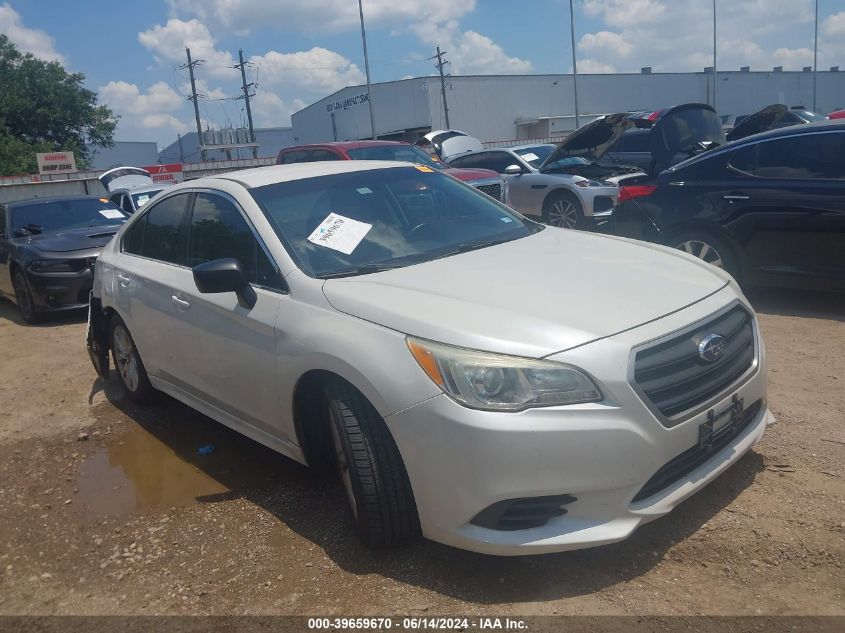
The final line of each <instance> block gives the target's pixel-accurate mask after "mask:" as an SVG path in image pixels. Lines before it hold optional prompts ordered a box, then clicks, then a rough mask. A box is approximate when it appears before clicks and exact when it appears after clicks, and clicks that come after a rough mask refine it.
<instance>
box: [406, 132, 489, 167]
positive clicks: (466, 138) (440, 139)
mask: <svg viewBox="0 0 845 633" xmlns="http://www.w3.org/2000/svg"><path fill="white" fill-rule="evenodd" d="M414 145H415V146H416V147H419V148H421V149H422V150H424V151H425V152H427V153H428V154H430V155H431V156H433V157H435V158H437V159H438V160H443V161H445V160H448V159H449V158H452V157H453V156H458V155H460V154H466V153H467V152H478V151H481V149H482V147H483V146H482V145H481V141H479V140H478V139H477V138H475V137H474V136H470V135H469V134H467V133H466V132H461V131H460V130H434V131H433V132H429V133H428V134H426V135H424V136H423V137H422V138H420V139H419V140H418V141H417V142H416V143H414Z"/></svg>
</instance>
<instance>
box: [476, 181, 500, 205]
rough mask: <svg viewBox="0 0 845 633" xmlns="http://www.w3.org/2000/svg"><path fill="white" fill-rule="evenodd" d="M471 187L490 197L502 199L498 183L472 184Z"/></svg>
mask: <svg viewBox="0 0 845 633" xmlns="http://www.w3.org/2000/svg"><path fill="white" fill-rule="evenodd" d="M473 187H475V188H476V189H478V190H479V191H480V192H482V193H486V194H487V195H488V196H490V197H491V198H496V200H499V201H501V199H502V185H500V184H498V183H496V184H492V185H473Z"/></svg>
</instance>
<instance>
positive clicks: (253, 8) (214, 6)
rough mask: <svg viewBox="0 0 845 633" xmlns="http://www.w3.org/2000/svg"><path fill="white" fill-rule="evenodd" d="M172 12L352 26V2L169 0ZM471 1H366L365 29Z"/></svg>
mask: <svg viewBox="0 0 845 633" xmlns="http://www.w3.org/2000/svg"><path fill="white" fill-rule="evenodd" d="M169 4H170V8H171V12H172V13H173V14H174V16H182V17H185V16H193V17H198V18H200V19H201V20H203V21H205V22H209V23H214V24H216V25H220V26H223V27H226V28H227V29H234V30H237V31H240V32H242V33H245V32H248V31H249V30H250V29H252V28H254V27H255V26H256V25H263V24H273V25H274V26H275V27H277V28H279V29H280V30H288V31H296V32H299V33H313V32H337V31H343V30H346V29H351V28H357V26H358V19H359V17H358V3H357V2H355V1H354V0H321V1H315V0H285V1H284V2H279V0H169ZM475 5H476V0H425V1H424V2H421V1H420V0H366V2H364V20H365V22H366V24H367V26H368V27H370V26H373V27H380V26H388V27H389V26H395V25H405V24H408V23H409V22H434V23H444V22H448V21H449V20H455V19H458V18H460V17H463V16H464V15H466V14H467V13H469V12H470V11H472V10H473V9H475Z"/></svg>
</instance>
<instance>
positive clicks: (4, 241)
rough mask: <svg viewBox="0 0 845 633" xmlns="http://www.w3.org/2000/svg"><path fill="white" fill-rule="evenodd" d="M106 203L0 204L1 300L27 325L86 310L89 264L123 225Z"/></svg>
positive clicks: (121, 214) (38, 200) (91, 265)
mask: <svg viewBox="0 0 845 633" xmlns="http://www.w3.org/2000/svg"><path fill="white" fill-rule="evenodd" d="M126 217H127V216H126V214H125V213H124V212H123V211H121V210H120V209H119V208H118V207H116V206H115V205H114V204H112V203H111V202H109V201H108V200H106V199H105V198H97V197H89V196H73V197H62V198H35V199H33V200H20V201H18V202H10V203H7V204H5V205H2V204H0V296H6V297H8V298H10V299H12V300H13V301H14V302H15V303H16V304H17V306H18V309H19V310H20V313H21V316H22V317H23V319H24V321H26V322H27V323H37V322H38V321H40V320H41V319H42V318H43V317H44V315H45V314H46V313H49V312H55V311H59V310H71V309H74V308H82V307H85V306H86V305H88V293H89V292H90V290H91V284H92V281H93V278H94V263H95V262H96V260H97V256H98V255H99V254H100V251H101V250H102V248H103V246H105V245H106V244H107V243H108V241H109V240H110V239H111V238H112V237H113V236H114V234H115V233H117V230H118V229H119V228H120V225H121V224H123V223H124V222H125V221H126Z"/></svg>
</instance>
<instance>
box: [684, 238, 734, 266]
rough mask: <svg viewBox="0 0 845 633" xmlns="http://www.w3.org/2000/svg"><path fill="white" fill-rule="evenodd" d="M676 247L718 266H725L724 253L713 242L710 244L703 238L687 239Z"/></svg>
mask: <svg viewBox="0 0 845 633" xmlns="http://www.w3.org/2000/svg"><path fill="white" fill-rule="evenodd" d="M675 248H677V249H679V250H682V251H685V252H687V253H689V254H690V255H692V256H693V257H698V258H699V259H701V260H704V261H705V262H707V263H708V264H711V265H712V266H716V268H724V267H725V266H724V264H723V263H722V255H721V254H720V253H719V251H717V250H716V248H715V247H714V246H713V245H712V244H708V243H707V242H704V241H702V240H686V241H685V242H681V243H680V244H678V245H677V246H676V247H675Z"/></svg>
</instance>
